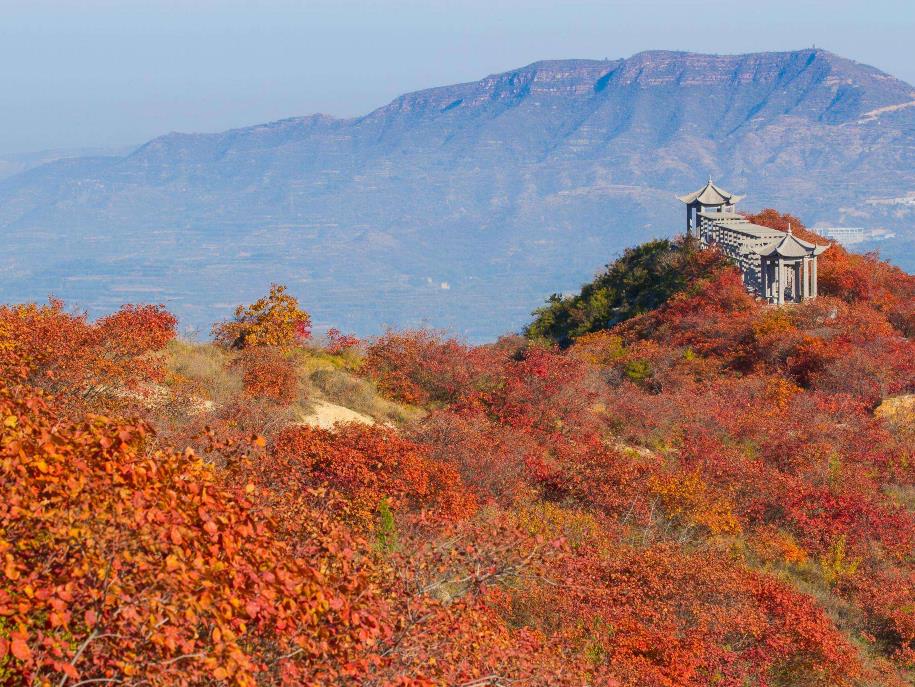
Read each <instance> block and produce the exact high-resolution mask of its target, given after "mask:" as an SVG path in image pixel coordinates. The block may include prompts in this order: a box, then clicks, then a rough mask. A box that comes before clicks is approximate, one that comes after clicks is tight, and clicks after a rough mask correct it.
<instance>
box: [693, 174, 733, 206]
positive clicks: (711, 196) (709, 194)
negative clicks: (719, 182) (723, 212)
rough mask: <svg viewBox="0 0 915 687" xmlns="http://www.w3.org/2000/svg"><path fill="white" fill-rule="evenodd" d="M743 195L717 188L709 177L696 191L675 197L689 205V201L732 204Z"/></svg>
mask: <svg viewBox="0 0 915 687" xmlns="http://www.w3.org/2000/svg"><path fill="white" fill-rule="evenodd" d="M741 198H743V196H735V195H734V194H733V193H728V192H727V191H725V190H724V189H723V188H718V187H717V186H715V183H714V182H713V181H712V180H711V179H709V180H708V183H707V184H706V185H705V186H704V187H703V188H701V189H699V190H698V191H695V192H693V193H688V194H687V195H685V196H677V199H678V200H680V201H682V202H684V203H686V204H687V205H689V204H690V203H695V202H697V201H698V202H699V203H700V204H702V205H710V206H715V205H733V204H734V203H736V202H737V201H739V200H740V199H741Z"/></svg>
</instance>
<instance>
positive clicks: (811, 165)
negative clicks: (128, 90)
mask: <svg viewBox="0 0 915 687" xmlns="http://www.w3.org/2000/svg"><path fill="white" fill-rule="evenodd" d="M709 174H710V175H712V176H714V177H715V179H716V180H717V181H719V182H720V183H721V184H722V185H723V186H724V187H726V188H728V189H730V190H732V191H734V192H738V193H743V192H746V193H747V194H748V198H747V201H746V202H747V206H748V207H750V208H759V207H762V206H764V205H776V206H779V207H781V208H783V209H785V210H790V211H792V212H794V213H796V214H799V215H800V216H801V217H802V218H803V219H805V220H806V221H807V222H808V223H811V224H812V223H814V222H817V221H828V222H833V223H846V224H848V223H851V224H854V225H856V226H861V225H866V226H868V225H872V226H877V225H888V226H890V227H891V228H895V229H896V231H897V233H898V234H899V237H900V240H899V241H898V242H897V243H896V244H895V250H896V253H895V254H894V252H893V249H894V244H891V243H887V244H886V248H885V253H887V254H888V255H889V257H891V258H892V257H895V258H897V259H900V260H901V261H904V260H906V259H909V260H911V251H909V250H907V247H906V243H905V242H906V241H911V240H913V238H915V237H913V233H915V230H913V228H912V227H913V225H915V206H912V205H906V204H899V203H895V204H894V203H886V202H884V203H874V202H870V203H869V202H866V201H868V200H872V201H873V200H884V201H886V200H888V199H892V198H896V197H900V198H901V197H904V196H905V194H906V193H907V192H909V191H912V190H915V89H913V88H912V87H911V86H909V85H908V84H905V83H903V82H901V81H899V80H897V79H894V78H893V77H891V76H889V75H887V74H884V73H882V72H880V71H878V70H876V69H873V68H871V67H867V66H864V65H860V64H856V63H854V62H851V61H848V60H845V59H842V58H840V57H837V56H835V55H833V54H831V53H828V52H825V51H821V50H804V51H798V52H791V53H762V54H754V55H742V56H715V55H696V54H690V53H677V52H646V53H640V54H638V55H635V56H633V57H631V58H629V59H626V60H611V61H591V60H562V61H550V62H538V63H535V64H532V65H529V66H527V67H523V68H521V69H517V70H514V71H511V72H506V73H504V74H496V75H493V76H489V77H487V78H485V79H481V80H480V81H477V82H473V83H468V84H460V85H455V86H446V87H441V88H433V89H430V90H426V91H420V92H417V93H411V94H407V95H404V96H401V97H399V98H397V99H396V100H394V101H393V102H391V103H390V104H388V105H386V106H384V107H381V108H379V109H378V110H375V111H374V112H372V113H370V114H368V115H366V116H364V117H361V118H356V119H348V120H338V119H333V118H330V117H325V116H320V115H316V116H311V117H301V118H294V119H288V120H283V121H280V122H274V123H270V124H265V125H261V126H255V127H249V128H245V129H237V130H233V131H228V132H225V133H221V134H192V135H188V134H169V135H167V136H163V137H161V138H158V139H155V140H153V141H150V142H149V143H147V144H146V145H144V146H141V147H140V148H139V149H137V150H136V151H134V152H133V153H131V154H129V155H126V156H123V157H97V158H83V159H76V160H61V161H58V162H53V163H51V164H48V165H44V166H41V167H38V168H36V169H32V170H29V171H27V172H25V173H23V174H19V175H17V176H14V177H12V178H10V179H7V180H5V181H3V182H0V232H2V234H3V235H4V240H5V243H6V245H7V246H8V247H10V248H11V249H12V250H11V251H10V252H8V253H5V254H4V256H3V257H2V258H0V269H2V271H0V295H2V296H3V298H4V299H6V300H9V299H12V298H24V297H29V298H35V297H41V296H43V295H44V294H45V293H47V292H48V291H54V292H55V293H58V294H59V295H61V296H65V297H69V298H76V299H78V300H80V301H81V302H83V303H85V304H86V305H88V306H90V307H98V308H104V307H108V306H109V305H111V304H114V303H117V302H120V301H125V300H154V301H157V300H165V301H167V302H169V303H170V305H171V307H173V308H174V309H176V310H177V311H178V312H179V313H180V314H181V315H182V316H183V317H184V318H185V320H186V321H187V322H191V323H195V324H204V323H206V322H207V321H210V320H212V319H213V318H214V317H219V316H221V315H223V314H224V313H225V311H226V310H227V306H228V304H229V303H231V302H235V301H242V300H250V299H251V297H253V296H254V295H256V294H257V292H259V291H262V290H264V289H265V287H266V285H267V284H268V283H269V281H271V280H285V281H288V282H289V283H290V286H291V288H293V290H295V291H297V292H299V293H300V295H301V296H302V297H303V299H304V301H305V302H307V303H308V304H309V305H310V306H311V307H312V308H313V309H315V310H316V314H317V316H318V320H319V321H320V320H321V319H322V317H330V316H333V317H334V318H335V319H336V320H337V324H342V325H343V326H344V327H349V328H353V329H356V330H359V331H361V332H370V331H377V330H378V329H379V328H380V326H382V325H383V324H397V325H410V324H422V323H428V324H431V325H434V326H446V327H450V328H453V329H456V330H457V331H459V332H462V333H465V334H467V335H469V336H470V337H471V338H475V339H479V338H485V337H490V336H493V335H495V334H497V333H499V332H501V331H503V330H505V329H507V328H510V327H513V326H518V325H520V324H521V323H522V322H524V320H525V319H526V317H527V314H528V312H529V311H530V310H531V309H532V308H533V307H534V306H536V305H537V304H538V303H539V302H540V301H541V299H542V297H543V296H544V295H546V294H548V293H550V292H551V291H556V290H569V289H573V288H575V287H576V286H577V285H578V284H579V283H580V282H581V281H583V280H585V279H586V278H588V277H589V276H590V275H591V273H593V271H594V270H596V269H599V268H600V267H601V266H602V265H603V264H604V263H605V262H607V261H608V260H610V259H611V258H612V257H613V255H614V254H615V253H617V252H618V251H619V250H621V249H622V248H623V247H625V246H627V245H630V244H633V243H636V242H638V241H641V240H643V239H646V238H649V237H651V236H661V235H669V234H672V233H675V232H677V231H679V230H680V229H681V224H682V220H681V217H680V214H681V208H680V207H679V206H678V203H677V202H676V201H674V200H673V199H672V194H673V193H674V192H685V191H690V190H693V189H694V187H698V186H699V185H700V184H701V183H702V182H704V180H705V178H706V176H707V175H709ZM908 245H909V246H911V244H908ZM887 251H888V252H887ZM908 266H909V268H910V269H911V268H912V267H913V266H915V265H912V264H909V265H908ZM341 320H343V321H342V322H341Z"/></svg>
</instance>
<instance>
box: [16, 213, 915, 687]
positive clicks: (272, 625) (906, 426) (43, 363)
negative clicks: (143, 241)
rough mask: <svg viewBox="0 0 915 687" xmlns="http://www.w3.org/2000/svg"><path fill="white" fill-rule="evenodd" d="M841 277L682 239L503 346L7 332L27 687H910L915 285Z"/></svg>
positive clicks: (257, 322)
mask: <svg viewBox="0 0 915 687" xmlns="http://www.w3.org/2000/svg"><path fill="white" fill-rule="evenodd" d="M753 221H754V222H756V223H760V224H765V226H768V227H772V228H776V229H780V228H781V227H785V226H787V224H788V223H789V222H790V223H791V225H792V227H793V231H794V232H795V233H796V235H797V236H798V237H807V238H809V239H811V240H813V239H817V237H816V236H815V235H814V234H811V233H809V232H808V231H807V230H806V229H805V228H804V227H803V226H802V225H801V224H800V222H799V220H798V218H797V217H794V216H791V215H783V214H780V213H778V212H776V211H774V210H766V211H765V212H763V213H760V214H759V215H756V216H754V217H753ZM793 235H794V234H793ZM818 259H819V261H820V262H819V263H818V264H819V267H820V272H819V286H820V295H819V296H818V297H817V298H815V299H808V300H805V301H803V302H800V303H795V304H791V305H788V306H772V305H769V304H766V303H765V302H763V301H761V300H759V299H755V298H753V297H752V296H751V295H749V294H748V292H747V289H746V287H745V286H744V284H743V283H742V280H741V275H740V273H739V271H738V270H737V268H736V267H735V266H734V265H732V264H731V263H730V262H729V261H727V260H724V259H722V256H721V255H720V254H718V253H717V252H716V251H715V250H714V249H711V250H696V248H695V244H694V243H693V242H691V241H675V242H669V241H653V242H650V243H647V244H645V245H641V246H636V247H634V248H633V249H632V250H630V251H628V252H627V253H626V254H625V255H624V256H623V257H622V258H620V259H619V260H618V261H616V262H614V263H613V264H611V265H610V266H609V267H608V269H607V270H606V272H605V273H602V274H600V275H598V277H597V278H596V279H595V280H594V281H593V282H591V283H588V284H586V285H585V286H584V287H583V289H582V291H581V293H579V294H577V295H575V296H568V297H565V298H557V299H553V300H552V301H551V302H550V303H549V304H548V305H547V306H545V307H544V308H543V309H541V310H540V311H539V312H538V314H537V318H536V319H535V321H534V322H533V323H532V324H531V326H530V327H529V329H528V334H529V335H530V336H529V338H525V337H520V336H506V337H503V338H501V339H499V340H498V341H497V342H495V343H491V344H486V345H481V346H472V345H468V344H467V343H465V342H462V341H459V340H456V339H452V338H447V337H445V336H442V335H440V334H438V333H435V332H430V331H423V330H397V331H388V332H386V333H385V334H384V335H382V336H380V337H377V338H374V339H369V340H362V341H360V340H359V339H358V338H356V337H354V336H352V335H348V334H345V333H342V332H340V331H337V330H330V331H329V332H328V333H327V335H326V336H325V337H314V336H312V334H311V326H312V318H311V316H310V313H309V312H307V311H306V310H305V309H304V308H303V307H302V305H301V304H300V303H299V301H298V299H297V298H296V296H295V295H294V293H293V292H292V291H290V290H287V289H286V288H284V287H283V286H281V285H274V286H272V287H271V288H270V291H269V293H268V294H265V295H263V297H262V298H259V299H258V300H257V301H255V302H253V303H251V304H250V305H247V306H244V305H243V306H239V307H238V308H237V309H236V310H235V313H234V315H233V316H232V317H230V318H228V319H227V320H225V321H222V322H220V323H219V324H218V325H217V326H216V327H215V329H214V331H213V339H212V341H209V342H206V343H199V342H188V341H182V340H180V339H177V338H176V320H175V317H174V316H173V314H172V313H170V312H169V311H168V310H166V309H165V308H162V307H159V306H149V305H139V306H138V305H125V306H123V307H121V308H120V309H119V310H117V311H115V312H112V313H110V314H108V315H107V316H106V317H104V318H101V319H99V320H97V321H90V320H88V319H87V318H86V317H85V315H82V314H79V313H73V312H71V311H69V310H68V309H67V308H66V306H65V305H64V304H63V303H61V302H59V301H53V300H52V301H51V302H50V303H49V304H47V305H36V304H19V305H2V306H0V494H2V497H3V498H0V561H2V568H0V679H2V681H3V682H4V684H13V685H19V684H22V685H25V684H35V683H50V684H59V685H64V686H66V685H71V686H75V685H79V684H81V683H82V684H88V683H96V682H101V683H104V682H111V683H118V684H125V685H134V684H137V683H138V682H143V683H144V684H150V685H153V686H156V687H173V686H177V685H182V686H188V687H196V686H198V685H200V686H204V685H212V684H214V683H220V684H232V685H237V686H238V687H253V686H254V685H258V684H271V685H290V686H291V685H302V684H320V685H337V686H339V687H356V686H357V685H358V686H359V687H388V686H390V685H398V686H400V687H433V686H438V685H463V686H464V687H470V686H474V687H486V686H495V685H500V684H513V683H518V684H525V685H530V687H594V686H596V685H607V686H608V687H642V686H644V685H665V686H667V687H708V685H710V684H715V685H720V686H721V687H743V686H745V685H771V686H772V687H776V686H780V687H789V686H790V687H795V686H798V685H805V686H809V687H827V686H828V687H863V686H864V685H867V686H871V687H902V686H903V685H907V684H911V682H912V677H913V669H915V663H913V659H915V623H913V608H915V560H913V558H912V552H913V550H915V342H913V336H915V277H913V276H912V275H909V274H906V273H905V272H903V271H902V270H900V269H898V268H895V267H893V266H891V265H889V264H887V263H885V262H882V261H880V260H878V259H877V258H875V257H874V256H862V255H854V254H851V253H848V252H847V251H844V250H843V249H842V248H841V247H839V246H833V247H831V248H830V249H829V250H828V251H826V252H825V253H823V254H821V255H820V257H819V258H818ZM554 341H555V342H558V343H561V344H563V346H564V348H562V349H561V348H560V347H559V346H558V345H554V344H553V342H554ZM329 407H331V408H332V409H333V410H336V411H337V416H338V417H344V418H345V419H352V420H354V421H353V422H349V423H343V424H338V425H333V426H331V427H327V426H326V425H327V422H326V420H327V418H328V416H327V415H326V414H322V409H325V410H326V409H327V408H329Z"/></svg>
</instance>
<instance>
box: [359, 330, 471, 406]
mask: <svg viewBox="0 0 915 687" xmlns="http://www.w3.org/2000/svg"><path fill="white" fill-rule="evenodd" d="M480 357H482V351H479V350H474V349H472V348H470V347H468V346H465V345H464V344H462V343H459V342H458V341H457V340H455V339H445V338H442V337H441V336H438V335H436V334H433V333H431V332H427V331H423V330H416V331H405V332H388V333H387V334H385V335H384V336H382V337H380V338H379V339H377V340H376V341H374V342H373V343H372V344H371V345H370V346H369V347H368V350H367V352H366V357H365V363H364V365H363V367H362V371H363V373H364V374H365V375H366V376H368V377H369V379H371V380H372V381H374V382H375V383H376V384H377V385H378V388H379V389H381V391H382V392H383V393H385V394H387V395H389V396H391V397H392V398H394V399H397V400H399V401H403V402H405V403H417V404H420V405H425V404H428V403H437V404H445V403H452V402H454V401H456V400H457V399H458V398H459V397H460V395H461V394H462V393H464V392H465V391H467V390H468V389H470V387H471V386H472V384H473V383H474V382H475V381H476V380H477V378H478V376H479V375H480V374H481V365H482V364H483V362H482V361H481V360H480V359H479V358H480Z"/></svg>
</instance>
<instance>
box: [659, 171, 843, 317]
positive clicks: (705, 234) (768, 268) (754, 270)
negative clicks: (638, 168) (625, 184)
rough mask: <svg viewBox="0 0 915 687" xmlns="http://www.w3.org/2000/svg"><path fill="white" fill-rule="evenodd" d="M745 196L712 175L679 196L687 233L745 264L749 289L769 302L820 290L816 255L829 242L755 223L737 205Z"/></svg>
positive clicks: (795, 300) (809, 295)
mask: <svg viewBox="0 0 915 687" xmlns="http://www.w3.org/2000/svg"><path fill="white" fill-rule="evenodd" d="M742 198H743V196H736V195H734V194H733V193H728V192H727V191H725V190H723V189H721V188H719V187H718V186H716V185H715V184H714V183H713V182H712V180H711V179H709V181H708V183H707V184H706V185H705V187H703V188H701V189H699V190H698V191H696V192H695V193H689V194H687V195H685V196H677V199H678V200H680V201H681V202H682V203H684V204H685V205H686V233H687V235H688V236H695V237H696V238H698V239H699V243H700V245H702V246H704V247H708V246H716V247H717V248H718V249H719V250H721V252H722V253H724V254H725V255H727V256H728V257H729V258H731V259H732V260H733V261H734V263H735V264H736V265H737V267H738V268H739V269H740V272H741V275H742V276H743V283H744V286H746V287H747V290H748V291H750V292H752V293H755V294H756V295H758V296H759V297H760V298H764V299H765V300H766V301H768V302H769V303H774V304H778V305H781V304H783V303H800V302H801V301H804V300H807V299H808V298H816V295H817V257H818V256H820V255H821V254H822V253H823V251H825V250H826V249H827V248H829V246H828V245H826V246H818V245H816V244H814V243H810V242H809V241H804V240H802V239H799V238H798V237H796V236H795V235H794V234H793V233H792V232H791V227H790V226H789V227H788V231H786V232H785V231H779V230H778V229H772V228H770V227H763V226H760V225H758V224H753V223H752V222H750V221H749V220H747V218H746V217H744V216H743V215H741V214H739V213H738V212H737V210H736V207H735V206H736V204H737V201H739V200H740V199H742Z"/></svg>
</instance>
